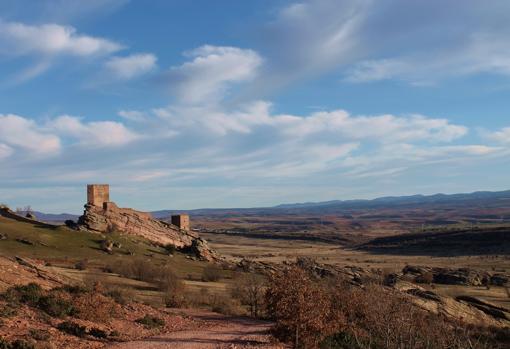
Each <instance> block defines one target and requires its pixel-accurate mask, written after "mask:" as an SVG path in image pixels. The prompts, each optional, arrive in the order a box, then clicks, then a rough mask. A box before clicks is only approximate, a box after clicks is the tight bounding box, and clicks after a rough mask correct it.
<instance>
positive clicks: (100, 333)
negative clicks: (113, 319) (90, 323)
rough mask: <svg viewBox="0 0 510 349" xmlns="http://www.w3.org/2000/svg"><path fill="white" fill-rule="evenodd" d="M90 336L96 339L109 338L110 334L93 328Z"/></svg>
mask: <svg viewBox="0 0 510 349" xmlns="http://www.w3.org/2000/svg"><path fill="white" fill-rule="evenodd" d="M89 335H91V336H92V337H95V338H107V337H108V333H106V332H105V331H103V330H101V329H99V328H97V327H92V328H91V329H90V330H89Z"/></svg>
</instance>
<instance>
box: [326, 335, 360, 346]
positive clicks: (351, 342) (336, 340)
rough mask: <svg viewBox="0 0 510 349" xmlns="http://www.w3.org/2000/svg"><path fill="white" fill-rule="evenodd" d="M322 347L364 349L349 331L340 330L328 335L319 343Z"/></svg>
mask: <svg viewBox="0 0 510 349" xmlns="http://www.w3.org/2000/svg"><path fill="white" fill-rule="evenodd" d="M319 348H321V349H362V347H361V346H360V345H359V344H358V343H357V342H356V339H355V338H354V337H353V336H352V335H351V334H350V333H347V332H338V333H335V334H333V335H331V336H329V337H326V338H325V339H324V340H323V341H322V342H321V343H320V345H319Z"/></svg>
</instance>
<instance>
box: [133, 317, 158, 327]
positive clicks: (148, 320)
mask: <svg viewBox="0 0 510 349" xmlns="http://www.w3.org/2000/svg"><path fill="white" fill-rule="evenodd" d="M135 321H136V322H138V323H139V324H142V325H144V326H145V327H147V328H158V327H163V326H165V320H163V319H160V318H158V317H156V316H152V315H148V314H146V315H145V316H144V317H143V318H140V319H137V320H135Z"/></svg>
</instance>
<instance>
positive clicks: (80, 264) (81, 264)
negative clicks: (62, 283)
mask: <svg viewBox="0 0 510 349" xmlns="http://www.w3.org/2000/svg"><path fill="white" fill-rule="evenodd" d="M88 266H89V261H88V260H87V259H82V260H81V261H78V262H76V264H75V265H74V267H75V268H76V269H78V270H86V269H87V268H88Z"/></svg>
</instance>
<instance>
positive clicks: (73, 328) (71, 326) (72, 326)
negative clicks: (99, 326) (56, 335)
mask: <svg viewBox="0 0 510 349" xmlns="http://www.w3.org/2000/svg"><path fill="white" fill-rule="evenodd" d="M57 328H58V329H59V330H60V331H62V332H65V333H67V334H70V335H72V336H76V337H81V338H83V337H85V336H86V335H87V329H86V328H85V326H81V325H79V324H77V323H76V322H72V321H64V322H62V323H60V324H59V325H58V326H57Z"/></svg>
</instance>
